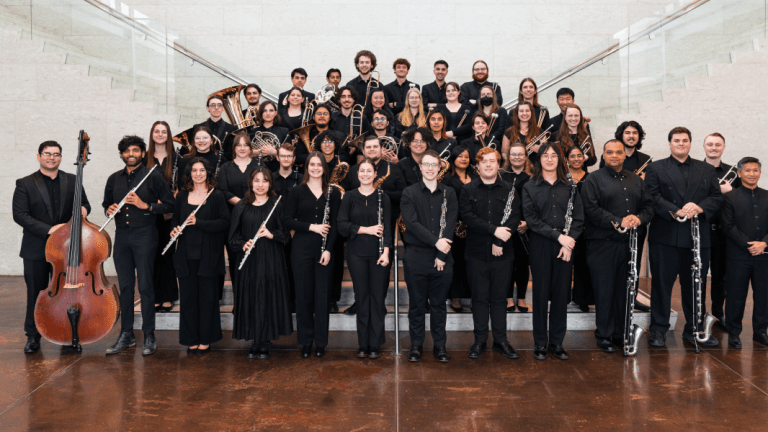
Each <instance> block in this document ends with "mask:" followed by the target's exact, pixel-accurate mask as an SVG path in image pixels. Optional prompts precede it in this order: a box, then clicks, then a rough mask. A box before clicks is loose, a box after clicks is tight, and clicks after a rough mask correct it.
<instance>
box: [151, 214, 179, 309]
mask: <svg viewBox="0 0 768 432" xmlns="http://www.w3.org/2000/svg"><path fill="white" fill-rule="evenodd" d="M171 225H173V224H172V222H171V220H170V219H169V220H165V218H164V217H163V216H162V215H158V216H157V222H156V223H155V226H156V227H157V234H158V239H159V240H158V246H162V248H161V247H158V248H157V249H156V250H155V267H154V271H153V273H152V281H153V286H154V287H155V303H156V304H163V303H173V302H175V301H176V300H178V299H179V286H178V285H177V283H176V268H175V267H174V265H173V253H174V251H175V250H176V248H175V247H174V246H171V248H170V249H168V252H166V253H165V255H163V254H162V252H163V248H164V247H165V245H166V243H168V240H169V239H170V238H171V231H172V230H173V227H171ZM160 243H162V245H161V244H160Z"/></svg>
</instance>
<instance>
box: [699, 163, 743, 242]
mask: <svg viewBox="0 0 768 432" xmlns="http://www.w3.org/2000/svg"><path fill="white" fill-rule="evenodd" d="M705 162H706V161H705ZM729 169H731V166H730V165H728V164H726V163H723V162H720V165H718V166H716V167H715V175H716V177H717V178H718V180H719V179H721V178H723V177H724V176H725V174H726V173H727V172H728V170H729ZM733 175H734V173H733V172H731V174H729V175H728V176H729V177H731V176H733ZM731 186H732V187H733V188H734V189H735V188H737V187H739V186H741V179H740V178H738V177H736V180H734V181H733V183H731ZM721 211H722V207H720V210H718V211H717V212H716V213H715V215H714V216H712V217H711V218H709V224H710V225H709V227H710V229H711V230H712V231H718V233H717V234H714V233H713V234H714V235H713V236H712V247H715V246H722V245H723V244H725V236H724V235H723V234H724V233H723V232H722V226H721V224H722V222H721V217H720V216H721Z"/></svg>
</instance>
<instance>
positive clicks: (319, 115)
mask: <svg viewBox="0 0 768 432" xmlns="http://www.w3.org/2000/svg"><path fill="white" fill-rule="evenodd" d="M329 115H330V114H328V113H327V112H319V113H316V114H315V117H328V116H329Z"/></svg>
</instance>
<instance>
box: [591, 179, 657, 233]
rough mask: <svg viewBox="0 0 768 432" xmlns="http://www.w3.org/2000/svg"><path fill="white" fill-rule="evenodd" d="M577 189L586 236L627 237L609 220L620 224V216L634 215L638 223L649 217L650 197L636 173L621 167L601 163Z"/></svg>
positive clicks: (651, 206) (644, 221) (651, 205)
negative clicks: (579, 193) (583, 215)
mask: <svg viewBox="0 0 768 432" xmlns="http://www.w3.org/2000/svg"><path fill="white" fill-rule="evenodd" d="M579 191H580V192H581V199H582V203H583V204H584V214H585V216H586V227H585V230H586V235H587V238H588V239H604V240H612V241H618V242H627V241H629V236H628V235H627V234H626V233H625V234H621V233H619V232H618V231H616V229H615V228H614V227H613V223H616V224H617V225H621V221H622V219H624V218H625V217H627V216H629V215H635V216H637V217H638V218H639V219H640V222H641V224H642V225H646V224H648V223H650V222H651V219H653V197H652V196H651V192H650V191H649V190H648V186H646V185H645V182H644V181H643V180H642V179H641V178H640V176H638V175H636V174H634V173H632V172H629V171H627V170H622V171H621V172H616V170H614V169H613V168H609V167H604V168H600V169H599V170H597V171H595V172H594V173H592V174H591V175H589V176H588V177H587V179H586V180H584V181H583V185H582V187H581V188H580V189H579Z"/></svg>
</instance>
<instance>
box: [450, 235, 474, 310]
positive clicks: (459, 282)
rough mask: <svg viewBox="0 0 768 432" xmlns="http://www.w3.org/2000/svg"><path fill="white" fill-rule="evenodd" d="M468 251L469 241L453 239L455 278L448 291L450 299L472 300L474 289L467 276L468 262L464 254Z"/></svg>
mask: <svg viewBox="0 0 768 432" xmlns="http://www.w3.org/2000/svg"><path fill="white" fill-rule="evenodd" d="M466 250H467V239H466V237H465V238H461V237H455V236H454V237H453V243H452V244H451V257H453V278H452V279H451V287H450V288H449V289H448V291H449V292H448V298H450V299H455V298H457V299H462V298H472V289H471V288H470V285H469V276H468V275H467V260H466V258H464V254H465V252H466Z"/></svg>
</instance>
